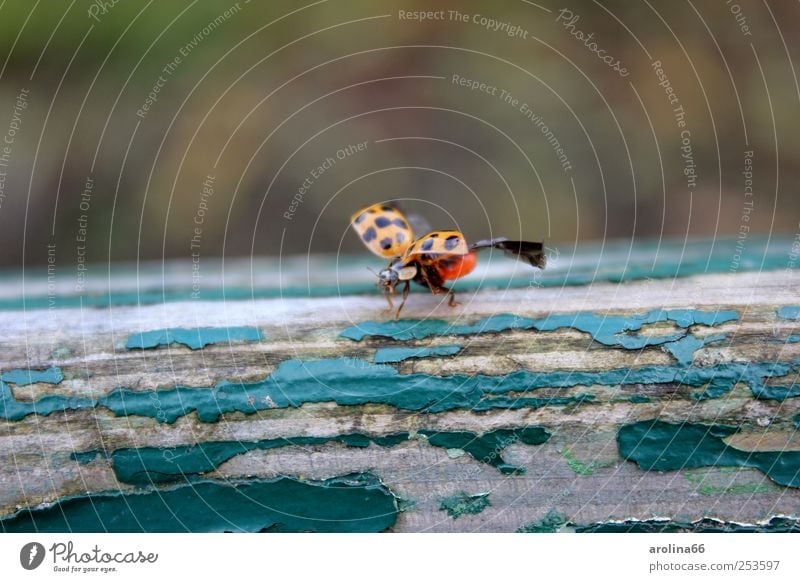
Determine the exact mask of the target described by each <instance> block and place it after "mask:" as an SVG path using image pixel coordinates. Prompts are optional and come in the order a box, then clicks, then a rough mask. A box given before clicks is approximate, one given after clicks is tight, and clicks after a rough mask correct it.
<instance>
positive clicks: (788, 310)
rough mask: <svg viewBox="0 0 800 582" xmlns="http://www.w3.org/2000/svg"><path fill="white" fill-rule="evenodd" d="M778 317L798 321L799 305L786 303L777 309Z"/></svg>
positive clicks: (799, 318) (799, 314)
mask: <svg viewBox="0 0 800 582" xmlns="http://www.w3.org/2000/svg"><path fill="white" fill-rule="evenodd" d="M778 317H780V318H781V319H786V320H788V321H800V305H787V306H785V307H781V308H780V309H778Z"/></svg>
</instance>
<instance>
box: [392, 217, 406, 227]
mask: <svg viewBox="0 0 800 582" xmlns="http://www.w3.org/2000/svg"><path fill="white" fill-rule="evenodd" d="M392 224H393V225H395V226H399V227H400V228H408V224H406V221H405V220H403V219H402V218H395V219H394V220H393V221H392Z"/></svg>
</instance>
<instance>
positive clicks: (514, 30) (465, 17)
mask: <svg viewBox="0 0 800 582" xmlns="http://www.w3.org/2000/svg"><path fill="white" fill-rule="evenodd" d="M397 19H398V20H408V21H412V22H425V21H428V20H441V21H448V22H461V23H467V24H469V23H471V24H476V25H478V26H480V27H481V28H484V29H486V30H488V31H489V32H501V33H503V34H505V35H506V36H508V37H511V38H521V39H523V40H528V38H529V35H530V33H529V32H528V30H526V29H525V28H523V27H521V26H519V25H518V24H513V23H511V22H508V21H506V20H497V19H495V18H491V17H489V16H484V15H483V14H477V13H472V14H471V13H466V12H460V11H458V10H398V11H397Z"/></svg>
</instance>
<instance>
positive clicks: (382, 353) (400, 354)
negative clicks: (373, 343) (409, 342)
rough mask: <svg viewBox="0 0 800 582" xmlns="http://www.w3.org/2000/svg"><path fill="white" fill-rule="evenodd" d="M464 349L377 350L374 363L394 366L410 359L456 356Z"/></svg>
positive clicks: (437, 347) (442, 347)
mask: <svg viewBox="0 0 800 582" xmlns="http://www.w3.org/2000/svg"><path fill="white" fill-rule="evenodd" d="M462 349H464V348H462V347H461V346H458V345H450V346H431V347H428V348H425V347H415V348H378V349H377V350H375V356H374V358H373V361H374V362H375V363H376V364H393V363H397V362H402V361H404V360H408V359H410V358H439V357H443V356H455V355H457V354H458V353H459V352H460V351H461V350H462Z"/></svg>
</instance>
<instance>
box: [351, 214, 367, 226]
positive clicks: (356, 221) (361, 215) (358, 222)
mask: <svg viewBox="0 0 800 582" xmlns="http://www.w3.org/2000/svg"><path fill="white" fill-rule="evenodd" d="M366 217H367V213H366V212H362V213H361V214H359V215H358V218H356V219H355V221H354V222H355V223H356V224H361V223H362V222H364V219H365V218H366Z"/></svg>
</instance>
